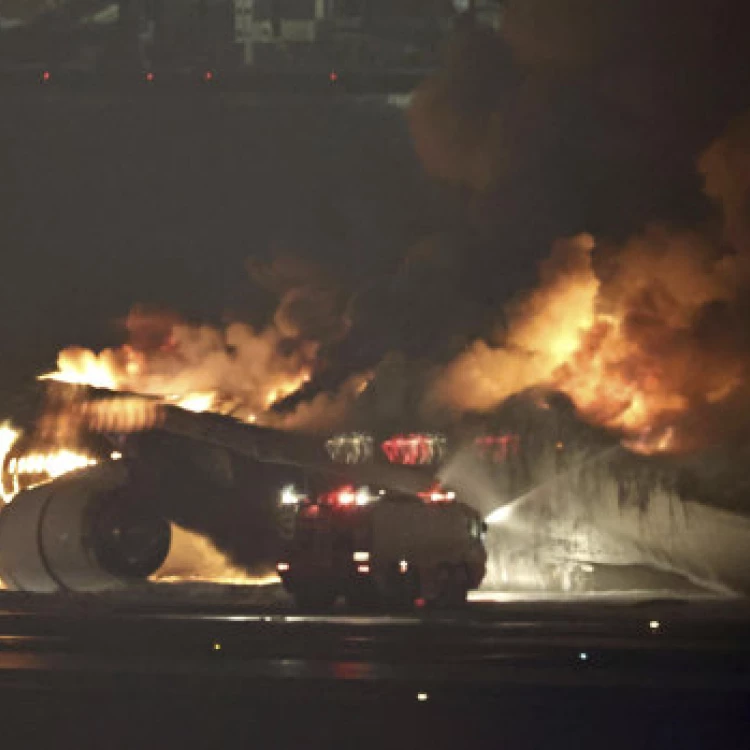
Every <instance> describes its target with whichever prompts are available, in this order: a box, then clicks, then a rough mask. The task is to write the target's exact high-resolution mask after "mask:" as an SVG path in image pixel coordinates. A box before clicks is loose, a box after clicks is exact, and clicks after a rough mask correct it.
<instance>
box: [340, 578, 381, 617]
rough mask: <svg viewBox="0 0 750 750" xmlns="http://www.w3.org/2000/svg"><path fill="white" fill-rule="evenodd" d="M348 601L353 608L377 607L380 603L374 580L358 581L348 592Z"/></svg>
mask: <svg viewBox="0 0 750 750" xmlns="http://www.w3.org/2000/svg"><path fill="white" fill-rule="evenodd" d="M346 603H347V605H348V606H349V607H351V608H352V609H357V610H367V609H375V608H376V607H377V605H378V592H377V590H376V589H375V586H374V584H373V582H372V581H370V580H366V581H358V582H357V583H355V584H353V585H352V586H351V588H350V589H349V590H348V591H347V592H346Z"/></svg>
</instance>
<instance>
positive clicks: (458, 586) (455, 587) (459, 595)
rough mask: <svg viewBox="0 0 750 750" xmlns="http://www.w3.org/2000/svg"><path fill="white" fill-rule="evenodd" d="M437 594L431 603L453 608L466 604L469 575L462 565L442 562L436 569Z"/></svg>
mask: <svg viewBox="0 0 750 750" xmlns="http://www.w3.org/2000/svg"><path fill="white" fill-rule="evenodd" d="M436 582H437V596H436V598H435V600H434V602H433V604H434V605H435V606H437V607H440V608H449V609H454V608H456V607H463V606H464V605H465V604H466V596H467V594H468V593H469V575H468V571H467V570H466V567H465V566H464V565H448V564H447V563H443V564H442V565H441V566H440V567H439V568H438V571H437V581H436Z"/></svg>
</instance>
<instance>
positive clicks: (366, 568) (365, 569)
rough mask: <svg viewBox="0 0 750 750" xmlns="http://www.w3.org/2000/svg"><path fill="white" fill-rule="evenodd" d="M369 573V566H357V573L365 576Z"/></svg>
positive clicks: (365, 564)
mask: <svg viewBox="0 0 750 750" xmlns="http://www.w3.org/2000/svg"><path fill="white" fill-rule="evenodd" d="M369 572H370V566H369V565H368V564H367V563H364V564H362V565H357V573H364V574H367V573H369Z"/></svg>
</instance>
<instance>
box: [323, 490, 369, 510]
mask: <svg viewBox="0 0 750 750" xmlns="http://www.w3.org/2000/svg"><path fill="white" fill-rule="evenodd" d="M373 499H374V497H373V496H372V495H371V494H370V491H369V489H368V488H367V487H360V488H358V489H355V488H354V487H352V486H351V485H347V486H346V487H341V488H339V489H337V490H334V491H333V492H328V493H327V494H325V495H321V497H320V502H321V503H322V504H324V505H332V506H335V507H338V508H356V507H362V506H363V505H367V504H368V503H369V502H370V501H371V500H373Z"/></svg>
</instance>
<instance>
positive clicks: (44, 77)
mask: <svg viewBox="0 0 750 750" xmlns="http://www.w3.org/2000/svg"><path fill="white" fill-rule="evenodd" d="M51 77H52V75H51V74H50V72H49V70H43V71H42V83H48V82H49V79H50V78H51Z"/></svg>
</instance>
